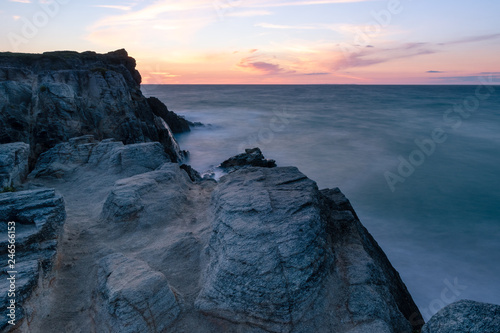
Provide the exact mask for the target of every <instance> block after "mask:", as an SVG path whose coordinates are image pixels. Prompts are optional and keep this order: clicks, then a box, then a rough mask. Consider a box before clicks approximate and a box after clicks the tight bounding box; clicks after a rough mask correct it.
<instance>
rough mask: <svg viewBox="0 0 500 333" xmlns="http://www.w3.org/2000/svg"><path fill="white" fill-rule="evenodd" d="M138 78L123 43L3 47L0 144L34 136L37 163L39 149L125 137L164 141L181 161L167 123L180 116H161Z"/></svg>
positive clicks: (30, 140)
mask: <svg viewBox="0 0 500 333" xmlns="http://www.w3.org/2000/svg"><path fill="white" fill-rule="evenodd" d="M140 82H141V77H140V75H139V72H137V70H136V69H135V60H134V59H133V58H131V57H129V56H128V54H127V52H126V51H125V50H118V51H115V52H110V53H107V54H97V53H94V52H84V53H77V52H69V51H63V52H47V53H44V54H20V53H0V102H1V103H0V108H1V113H0V125H1V126H2V129H3V131H2V134H1V135H0V143H9V142H15V141H23V142H25V143H29V144H30V149H31V151H30V168H31V169H32V168H33V166H34V164H35V162H36V159H37V158H38V156H39V155H40V154H41V153H43V152H45V151H47V150H48V149H50V148H52V147H54V146H55V145H56V144H58V143H61V142H66V141H68V140H69V139H70V138H73V137H79V136H82V135H93V136H95V137H96V138H97V139H98V140H102V139H106V138H115V139H116V140H119V141H122V142H123V143H124V144H132V143H140V142H150V141H158V142H160V143H161V144H162V145H163V146H164V149H165V152H166V153H167V154H168V155H169V156H170V158H171V160H172V161H178V160H181V159H182V158H183V154H182V153H181V152H180V151H179V150H178V146H177V142H176V141H175V138H174V137H173V135H172V133H171V132H170V129H168V125H167V123H168V121H169V120H173V119H176V117H177V116H176V115H175V114H173V113H168V118H167V119H163V120H164V121H167V122H163V123H162V122H161V121H158V120H156V118H158V116H157V115H156V114H155V112H153V110H152V109H151V106H150V104H149V103H148V100H147V99H146V97H144V96H143V95H142V92H141V90H140ZM160 103H161V102H160ZM155 107H157V108H158V105H157V104H155ZM159 118H161V117H159ZM161 119H162V118H161ZM178 122H180V120H179V121H178ZM175 124H176V126H177V123H175Z"/></svg>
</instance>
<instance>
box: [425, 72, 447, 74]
mask: <svg viewBox="0 0 500 333" xmlns="http://www.w3.org/2000/svg"><path fill="white" fill-rule="evenodd" d="M426 73H429V74H439V73H446V72H442V71H427V72H426Z"/></svg>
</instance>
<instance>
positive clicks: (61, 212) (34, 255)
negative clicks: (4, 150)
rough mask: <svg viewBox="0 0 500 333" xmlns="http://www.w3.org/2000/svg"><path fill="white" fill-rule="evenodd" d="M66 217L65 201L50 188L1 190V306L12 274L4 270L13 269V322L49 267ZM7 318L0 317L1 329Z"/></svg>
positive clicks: (22, 310) (19, 315) (23, 313)
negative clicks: (10, 248)
mask: <svg viewBox="0 0 500 333" xmlns="http://www.w3.org/2000/svg"><path fill="white" fill-rule="evenodd" d="M65 217H66V212H65V209H64V201H63V199H62V197H61V196H60V195H57V194H55V191H54V190H52V189H39V190H29V191H21V192H13V193H0V228H1V230H0V235H1V238H0V254H1V256H2V258H5V261H4V262H3V263H2V272H1V274H0V306H1V307H2V309H6V308H7V302H8V301H9V299H10V298H9V297H8V290H9V281H8V280H7V278H8V277H10V276H11V274H8V273H7V272H9V271H14V273H13V275H14V277H15V288H14V289H15V294H16V297H15V299H16V318H15V319H16V320H15V321H16V322H18V321H20V320H21V319H22V318H23V317H24V315H25V310H24V308H23V304H24V301H25V300H26V299H27V298H29V297H30V296H31V294H32V292H33V290H34V289H35V287H36V286H37V285H38V282H39V279H40V278H42V277H45V274H48V273H49V272H50V271H51V268H52V264H53V261H54V258H55V255H56V249H57V244H58V237H59V234H60V231H61V227H62V225H63V223H64V220H65ZM8 222H15V226H14V228H15V229H14V230H15V253H14V256H12V257H8V254H9V253H10V252H8V244H11V243H9V238H8V236H7V235H8V230H13V229H8V228H9V227H10V226H11V225H12V224H8ZM7 259H12V260H13V261H10V262H7ZM8 264H13V265H14V266H13V267H10V266H8ZM3 265H5V266H3ZM8 320H9V318H8V317H6V316H5V315H3V316H1V317H0V330H1V329H4V328H5V327H8V326H9V324H8V323H7V321H8Z"/></svg>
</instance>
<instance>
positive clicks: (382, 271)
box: [0, 51, 497, 333]
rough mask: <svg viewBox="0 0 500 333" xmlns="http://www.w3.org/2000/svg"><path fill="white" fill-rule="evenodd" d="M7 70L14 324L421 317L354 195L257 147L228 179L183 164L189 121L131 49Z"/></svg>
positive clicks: (34, 328)
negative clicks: (145, 85) (165, 99)
mask: <svg viewBox="0 0 500 333" xmlns="http://www.w3.org/2000/svg"><path fill="white" fill-rule="evenodd" d="M0 75H1V79H2V81H1V82H0V101H1V104H0V108H1V111H2V113H1V114H0V123H1V125H2V126H4V127H5V131H3V132H2V134H1V136H0V137H1V142H2V143H5V144H3V145H0V179H1V180H2V185H3V186H4V187H5V191H15V192H5V193H2V194H0V217H1V219H0V223H1V225H0V226H1V228H2V229H1V235H2V238H1V239H0V245H1V249H0V252H2V254H3V255H6V254H7V252H6V249H7V241H8V239H7V228H8V222H9V221H15V222H16V232H17V234H16V237H17V238H16V241H17V243H16V244H17V245H16V246H17V247H16V249H17V251H18V252H17V253H16V265H17V270H18V271H19V276H18V277H19V280H18V284H17V288H18V290H17V292H18V295H19V296H18V298H17V305H18V307H17V313H16V314H17V316H16V320H17V321H16V325H14V326H13V325H10V324H8V322H7V320H8V317H6V316H4V317H1V318H0V330H3V332H113V333H114V332H116V333H123V332H127V333H128V332H130V333H132V332H179V333H180V332H197V333H220V332H238V333H240V332H241V333H243V332H245V333H246V332H248V333H264V332H274V333H285V332H287V333H307V332H340V333H344V332H345V333H362V332H371V333H405V332H408V333H414V332H416V331H419V330H420V328H421V327H422V325H423V320H422V317H421V315H420V312H419V310H418V308H417V307H416V305H415V303H414V302H413V300H412V298H411V296H410V294H409V293H408V291H407V289H406V287H405V285H404V283H403V281H402V280H401V278H400V276H399V274H398V273H397V272H396V270H395V269H394V268H393V267H392V265H391V264H390V262H389V261H388V259H387V257H386V256H385V254H384V252H383V251H382V249H381V248H380V247H379V246H378V245H377V242H376V241H375V240H374V239H373V237H372V236H371V235H370V234H369V233H368V231H367V230H366V229H365V228H364V227H363V225H362V224H361V222H360V221H359V219H358V217H357V215H356V213H355V211H354V209H353V207H352V206H351V204H350V203H349V200H347V199H346V198H345V196H344V195H343V194H342V192H341V191H340V190H339V189H337V188H335V189H324V190H319V189H318V187H317V185H316V183H315V182H314V181H312V180H311V179H309V178H307V177H306V176H305V175H304V174H302V173H301V172H300V171H299V170H298V169H297V168H294V167H276V163H275V161H273V160H267V159H265V158H264V156H263V154H262V152H261V151H260V149H258V148H253V149H247V150H246V151H245V153H243V154H240V155H237V156H234V157H232V158H229V159H228V160H226V161H224V162H223V163H222V165H221V166H222V167H223V168H224V169H225V172H226V174H225V175H224V176H223V177H222V178H221V179H220V180H219V181H215V180H213V179H206V178H202V177H200V174H199V173H198V172H197V171H196V170H194V169H193V168H191V167H190V166H189V165H185V164H183V165H180V163H178V162H179V161H180V160H181V159H182V157H183V153H182V151H181V150H180V149H179V147H178V145H177V143H176V142H175V139H174V138H173V136H172V132H180V131H186V130H188V129H189V125H190V123H189V122H187V121H186V120H184V119H183V118H180V117H177V116H176V115H175V114H173V113H171V112H170V111H168V109H167V108H166V107H165V106H164V105H163V104H162V103H161V102H160V101H159V100H156V99H154V98H150V99H145V98H144V97H143V96H142V94H141V92H140V90H139V83H140V75H139V74H138V73H137V71H135V61H134V60H133V59H132V58H129V57H128V56H127V54H126V52H125V51H116V52H112V53H109V54H105V55H98V54H95V53H92V52H85V53H82V54H77V53H74V52H56V53H48V54H44V55H12V54H1V55H0ZM15 142H17V143H15ZM28 144H29V145H28ZM28 172H30V173H29V175H27V173H28ZM63 198H64V199H63ZM5 262H7V261H5ZM3 271H7V267H6V268H4V270H3ZM6 281H7V280H6V279H5V278H4V277H3V278H2V281H0V294H1V296H0V297H4V298H2V299H1V302H2V304H3V306H4V307H5V304H6V302H8V300H7V299H6V298H5V297H6V295H7V292H6V291H7V289H8V288H9V284H8V282H6ZM475 306H476V305H474V304H467V305H466V308H465V309H462V308H452V310H453V312H454V313H455V315H457V316H459V317H460V318H465V317H466V315H463V316H462V315H461V314H460V313H463V312H464V313H465V312H467V311H472V313H473V314H474V315H473V316H472V317H471V316H469V315H467V316H468V317H467V318H472V319H471V320H472V322H474V323H476V322H478V318H484V316H486V313H489V311H490V310H491V309H490V308H487V309H486V308H484V307H479V308H477V309H476V308H475ZM471 309H472V310H471ZM455 311H458V312H455ZM491 311H494V313H495V316H497V315H496V311H497V310H496V309H493V310H491ZM438 315H439V314H438ZM447 318H452V315H451V314H447V315H446V316H445V318H444V319H441V317H436V318H433V320H437V324H434V323H432V320H431V323H429V324H428V326H427V327H428V328H427V329H428V332H434V331H433V330H434V329H435V328H434V327H435V325H438V327H439V325H442V324H441V323H442V322H443V321H446V319H447ZM460 320H461V319H460ZM448 324H450V325H452V324H453V323H448ZM490 324H491V323H490V322H484V325H483V324H481V325H483V326H481V327H490V326H486V325H490ZM450 327H454V326H450Z"/></svg>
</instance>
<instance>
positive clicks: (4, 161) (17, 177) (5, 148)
mask: <svg viewBox="0 0 500 333" xmlns="http://www.w3.org/2000/svg"><path fill="white" fill-rule="evenodd" d="M28 155H29V145H27V144H25V143H23V142H15V143H9V144H0V191H2V189H4V188H15V187H18V186H19V185H21V183H22V182H23V181H24V180H25V179H26V176H27V175H28Z"/></svg>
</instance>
